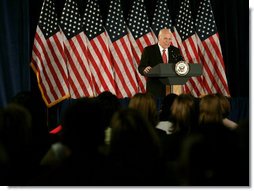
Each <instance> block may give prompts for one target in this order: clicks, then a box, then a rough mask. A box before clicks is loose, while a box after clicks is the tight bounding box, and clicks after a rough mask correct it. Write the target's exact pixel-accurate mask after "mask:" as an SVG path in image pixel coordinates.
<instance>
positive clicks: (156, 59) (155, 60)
mask: <svg viewBox="0 0 254 191" xmlns="http://www.w3.org/2000/svg"><path fill="white" fill-rule="evenodd" d="M181 60H183V57H182V56H181V53H180V50H179V49H178V48H176V47H174V46H170V47H169V48H168V63H177V62H178V61H181ZM160 63H163V61H162V56H161V53H160V48H159V45H158V44H155V45H151V46H147V47H145V48H144V51H143V53H142V56H141V60H140V64H139V67H138V71H139V73H140V74H141V75H143V76H145V75H144V69H145V68H146V67H147V66H151V67H154V66H155V65H157V64H160ZM146 91H147V92H149V93H151V94H152V95H153V96H155V98H156V97H162V98H163V97H165V94H166V86H165V84H163V83H162V82H161V81H160V80H159V78H155V77H153V78H147V83H146Z"/></svg>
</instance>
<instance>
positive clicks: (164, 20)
mask: <svg viewBox="0 0 254 191" xmlns="http://www.w3.org/2000/svg"><path fill="white" fill-rule="evenodd" d="M151 28H152V31H153V34H154V38H155V39H156V42H157V41H158V39H157V37H158V34H159V31H160V30H161V29H163V28H168V29H170V30H171V32H172V34H173V35H172V41H171V44H172V45H173V46H175V47H178V46H179V45H178V44H177V40H176V36H175V32H174V28H173V24H172V19H171V16H170V13H169V9H168V4H167V0H157V4H156V6H155V11H154V15H153V18H152V26H151ZM171 87H172V90H171V92H173V93H176V94H180V93H182V86H181V85H173V86H171Z"/></svg>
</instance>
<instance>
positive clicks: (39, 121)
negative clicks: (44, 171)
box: [10, 91, 51, 164]
mask: <svg viewBox="0 0 254 191" xmlns="http://www.w3.org/2000/svg"><path fill="white" fill-rule="evenodd" d="M10 103H15V104H18V105H21V106H23V107H25V108H26V109H27V110H28V111H29V112H30V114H31V117H32V127H31V133H32V136H31V139H32V140H31V145H30V146H31V148H30V149H31V152H32V153H33V155H32V156H31V157H32V158H33V160H32V161H33V163H34V164H39V162H40V160H41V159H42V157H43V156H44V155H45V154H46V152H47V150H48V149H49V148H50V145H51V137H50V135H49V129H48V127H47V122H46V121H47V117H46V106H45V103H44V102H43V100H42V99H41V96H40V97H38V95H35V94H34V93H32V92H30V91H21V92H19V93H17V94H16V95H15V96H14V97H12V99H11V100H10Z"/></svg>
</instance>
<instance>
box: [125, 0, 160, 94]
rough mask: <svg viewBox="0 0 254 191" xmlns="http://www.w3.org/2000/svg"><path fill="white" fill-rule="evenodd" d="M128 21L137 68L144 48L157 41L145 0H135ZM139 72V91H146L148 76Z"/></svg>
mask: <svg viewBox="0 0 254 191" xmlns="http://www.w3.org/2000/svg"><path fill="white" fill-rule="evenodd" d="M127 21H128V22H127V24H128V29H129V38H130V42H131V46H132V53H133V57H134V59H133V60H134V64H135V67H136V69H137V68H138V65H139V63H140V58H141V54H142V52H143V49H144V48H145V47H146V46H149V45H152V44H155V42H156V41H155V39H154V36H153V33H152V31H151V28H150V24H149V18H148V16H147V13H146V8H145V5H144V0H136V1H134V2H133V4H132V7H131V10H130V14H129V17H128V18H127ZM137 74H138V75H137V80H138V87H139V92H142V93H144V92H145V91H146V78H145V77H144V76H141V75H140V74H139V72H137Z"/></svg>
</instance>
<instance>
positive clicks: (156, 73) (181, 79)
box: [146, 61, 203, 85]
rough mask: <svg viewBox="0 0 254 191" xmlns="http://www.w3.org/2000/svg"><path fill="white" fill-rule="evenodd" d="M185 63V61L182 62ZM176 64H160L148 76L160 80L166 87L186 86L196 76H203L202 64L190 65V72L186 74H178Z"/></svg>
mask: <svg viewBox="0 0 254 191" xmlns="http://www.w3.org/2000/svg"><path fill="white" fill-rule="evenodd" d="M180 62H183V61H180ZM176 64H178V63H176ZM176 64H175V63H168V64H164V63H161V64H158V65H156V66H154V67H153V68H152V69H151V70H150V72H149V73H147V74H146V76H147V77H150V78H153V77H155V78H159V80H160V81H161V82H162V83H163V84H165V85H184V84H185V83H186V82H187V81H188V80H189V78H191V77H195V76H201V75H202V72H203V68H202V65H201V64H198V63H189V64H187V65H188V72H187V73H186V74H184V75H183V74H180V75H179V74H178V73H177V71H176Z"/></svg>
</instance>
